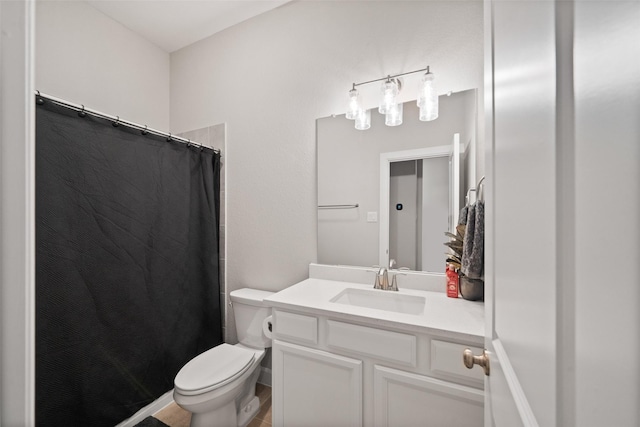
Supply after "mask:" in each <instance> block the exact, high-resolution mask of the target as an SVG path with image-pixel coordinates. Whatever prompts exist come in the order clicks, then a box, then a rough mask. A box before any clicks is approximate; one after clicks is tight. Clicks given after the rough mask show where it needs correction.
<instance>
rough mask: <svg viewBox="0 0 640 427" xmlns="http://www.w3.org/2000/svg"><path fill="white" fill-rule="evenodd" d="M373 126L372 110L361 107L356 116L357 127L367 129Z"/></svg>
mask: <svg viewBox="0 0 640 427" xmlns="http://www.w3.org/2000/svg"><path fill="white" fill-rule="evenodd" d="M370 127H371V110H364V109H362V108H361V109H360V111H358V115H357V116H356V129H358V130H367V129H369V128H370Z"/></svg>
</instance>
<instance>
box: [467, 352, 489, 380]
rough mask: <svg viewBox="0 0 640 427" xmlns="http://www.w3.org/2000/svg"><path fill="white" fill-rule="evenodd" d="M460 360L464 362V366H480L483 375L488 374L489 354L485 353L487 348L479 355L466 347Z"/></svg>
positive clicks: (470, 367)
mask: <svg viewBox="0 0 640 427" xmlns="http://www.w3.org/2000/svg"><path fill="white" fill-rule="evenodd" d="M462 361H463V362H464V366H466V367H467V368H469V369H472V368H473V365H479V366H482V369H483V370H484V374H485V375H487V376H488V375H489V354H487V350H482V354H481V355H480V356H474V355H473V351H471V350H470V349H468V348H466V349H465V350H464V351H463V352H462Z"/></svg>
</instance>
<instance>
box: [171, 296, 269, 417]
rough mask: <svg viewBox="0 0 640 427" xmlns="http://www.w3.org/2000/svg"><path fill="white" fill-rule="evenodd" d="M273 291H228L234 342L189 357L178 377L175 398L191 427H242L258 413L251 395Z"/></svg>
mask: <svg viewBox="0 0 640 427" xmlns="http://www.w3.org/2000/svg"><path fill="white" fill-rule="evenodd" d="M272 294H273V293H272V292H266V291H258V290H255V289H247V288H245V289H239V290H236V291H233V292H231V294H230V298H231V302H232V304H233V309H234V317H235V320H236V332H237V335H238V340H239V341H240V342H239V343H238V344H235V345H229V344H220V345H219V346H217V347H214V348H212V349H210V350H207V351H205V352H204V353H201V354H199V355H198V356H196V357H195V358H193V359H191V360H190V361H189V362H188V363H187V364H186V365H185V366H184V367H183V368H182V369H181V370H180V371H179V372H178V374H177V375H176V378H175V380H174V389H173V399H174V401H175V402H176V403H177V404H178V405H179V406H180V407H182V408H183V409H186V410H187V411H189V412H191V413H192V416H191V427H211V426H225V427H226V426H229V427H236V426H239V427H244V426H246V425H247V424H249V422H250V421H251V420H252V419H253V417H254V416H255V414H256V413H257V412H258V410H259V409H260V401H259V399H258V397H257V396H256V395H255V390H256V382H257V380H258V376H259V375H260V362H261V361H262V359H263V357H264V354H265V349H266V348H268V347H271V339H270V338H268V337H267V336H265V334H264V332H263V323H264V322H265V319H267V317H269V316H270V314H271V309H270V308H268V307H265V306H264V305H263V301H262V300H263V299H264V298H266V297H267V296H269V295H272Z"/></svg>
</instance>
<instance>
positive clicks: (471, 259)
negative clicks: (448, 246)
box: [462, 200, 484, 279]
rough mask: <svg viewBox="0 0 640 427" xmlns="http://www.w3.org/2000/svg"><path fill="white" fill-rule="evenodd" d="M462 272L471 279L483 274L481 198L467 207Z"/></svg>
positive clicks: (482, 210) (482, 214)
mask: <svg viewBox="0 0 640 427" xmlns="http://www.w3.org/2000/svg"><path fill="white" fill-rule="evenodd" d="M462 273H463V274H464V275H466V276H467V277H469V278H471V279H481V278H482V275H483V274H484V201H482V200H478V201H477V202H476V203H474V204H473V205H472V206H471V208H470V209H469V215H468V218H467V230H466V233H465V236H464V245H463V248H462Z"/></svg>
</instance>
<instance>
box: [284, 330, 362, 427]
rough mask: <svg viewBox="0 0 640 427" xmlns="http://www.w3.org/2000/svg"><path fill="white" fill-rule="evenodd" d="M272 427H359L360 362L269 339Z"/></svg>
mask: <svg viewBox="0 0 640 427" xmlns="http://www.w3.org/2000/svg"><path fill="white" fill-rule="evenodd" d="M272 410H273V423H274V425H275V426H287V427H290V426H319V427H327V426H332V427H340V426H361V425H362V362H361V361H360V360H356V359H351V358H348V357H342V356H336V355H333V354H330V353H326V352H324V351H319V350H314V349H311V348H307V347H302V346H298V345H295V344H289V343H285V342H282V341H278V340H275V341H274V342H273V406H272Z"/></svg>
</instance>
